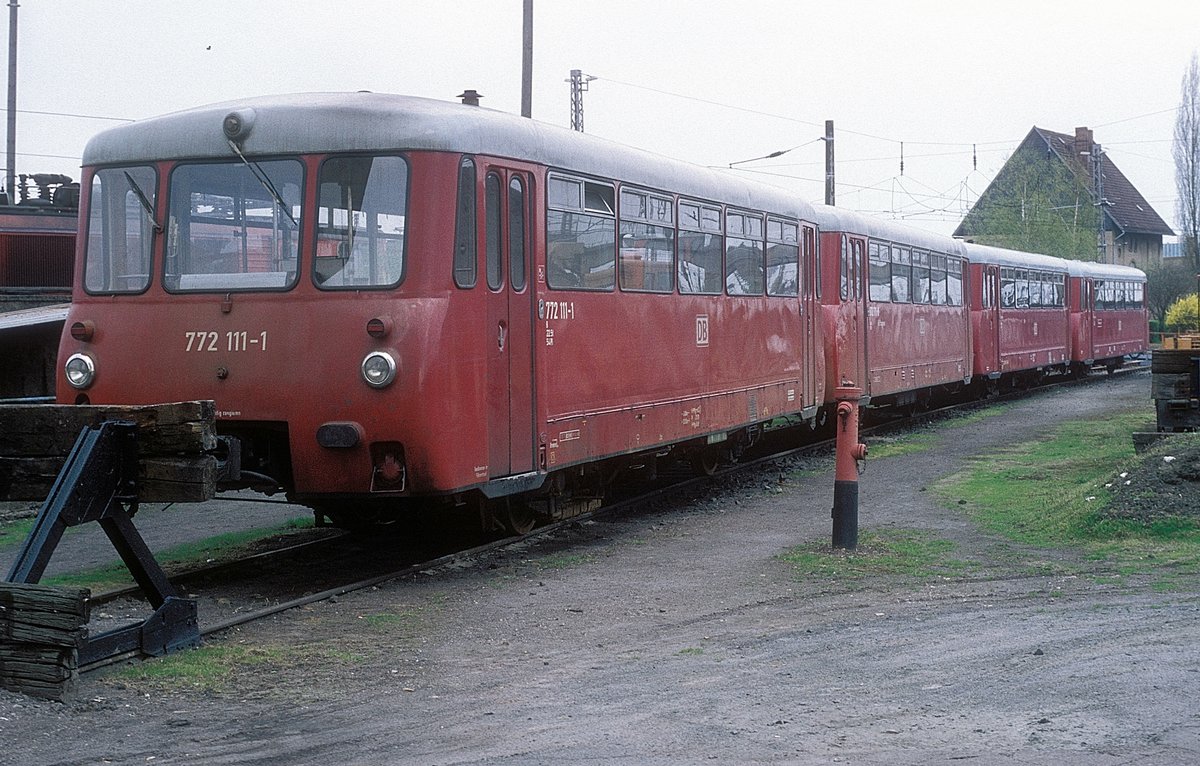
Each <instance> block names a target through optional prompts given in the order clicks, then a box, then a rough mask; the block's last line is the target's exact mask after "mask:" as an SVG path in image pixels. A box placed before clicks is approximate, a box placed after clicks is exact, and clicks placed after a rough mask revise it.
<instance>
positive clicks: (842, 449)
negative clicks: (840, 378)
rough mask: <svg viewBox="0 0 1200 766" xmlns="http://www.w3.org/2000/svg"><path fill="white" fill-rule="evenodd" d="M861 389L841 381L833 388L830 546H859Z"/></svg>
mask: <svg viewBox="0 0 1200 766" xmlns="http://www.w3.org/2000/svg"><path fill="white" fill-rule="evenodd" d="M862 394H863V392H862V389H861V388H859V387H858V386H855V385H854V384H853V383H843V385H841V386H838V387H837V388H836V389H835V390H834V398H835V399H836V400H837V403H838V405H837V464H836V467H835V469H834V476H833V547H834V548H845V549H847V550H854V549H855V548H857V547H858V461H859V460H862V459H864V458H866V456H867V445H865V444H862V443H861V442H859V441H858V405H859V402H860V401H862Z"/></svg>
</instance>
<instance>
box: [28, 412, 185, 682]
mask: <svg viewBox="0 0 1200 766" xmlns="http://www.w3.org/2000/svg"><path fill="white" fill-rule="evenodd" d="M137 473H138V438H137V424H136V423H131V422H127V421H106V422H103V423H101V424H100V425H99V426H95V427H87V428H84V429H83V430H82V431H81V432H80V434H79V438H78V439H76V440H75V445H74V446H73V447H72V448H71V452H70V454H69V455H68V456H67V461H66V463H65V464H64V465H63V468H62V470H61V471H60V472H59V474H58V477H57V478H56V479H55V480H54V485H53V486H52V487H51V489H50V494H49V496H47V498H46V500H45V502H44V503H42V507H41V510H40V511H39V512H38V516H37V520H36V521H35V522H34V526H33V530H32V531H31V532H30V534H29V537H28V538H27V539H26V540H25V544H24V545H23V546H22V548H21V551H20V554H19V555H18V556H17V559H16V561H15V562H14V563H13V565H12V568H11V569H10V571H9V573H8V577H7V580H8V582H14V583H36V582H38V580H39V579H40V578H41V576H42V574H43V572H45V570H46V565H47V564H48V563H49V561H50V556H51V555H52V554H53V553H54V550H55V548H56V547H57V546H58V543H59V541H60V540H61V539H62V536H63V533H64V532H65V531H66V530H67V528H68V527H74V526H78V525H80V524H86V523H88V522H90V521H95V522H99V524H100V526H101V527H102V528H103V529H104V532H105V534H107V535H108V539H109V540H110V541H111V542H112V544H113V547H114V548H116V550H117V553H118V554H120V556H121V560H122V561H124V562H125V566H126V567H128V568H129V572H130V574H132V575H133V578H134V580H136V581H137V584H138V585H139V586H140V587H141V589H142V593H143V594H145V596H146V598H147V599H148V600H149V602H150V605H151V606H153V607H154V613H153V614H151V615H150V616H149V617H147V618H146V619H145V620H144V621H143V622H141V623H138V624H134V625H129V626H127V627H124V628H117V629H116V630H112V631H108V632H106V633H102V634H100V635H97V636H94V637H91V638H89V639H88V641H87V644H85V645H84V647H82V648H81V649H80V652H79V662H80V663H81V664H86V663H89V662H94V661H96V660H100V659H104V658H106V657H111V656H113V655H116V654H121V653H124V652H130V651H139V652H141V653H142V654H144V655H149V656H161V655H163V654H168V653H170V652H174V651H178V650H180V649H185V648H187V647H190V646H196V645H198V644H199V643H200V628H199V620H198V618H197V614H196V602H195V601H193V600H191V599H186V598H182V597H180V595H179V593H178V591H176V590H175V586H173V585H171V583H170V581H168V580H167V575H166V573H165V572H163V570H162V567H161V566H159V563H158V561H156V560H155V558H154V554H153V553H151V551H150V549H149V548H148V547H147V546H146V542H145V541H144V540H143V539H142V536H141V535H140V534H139V533H138V531H137V529H136V528H135V527H134V525H133V515H134V514H135V513H137V504H138V499H137Z"/></svg>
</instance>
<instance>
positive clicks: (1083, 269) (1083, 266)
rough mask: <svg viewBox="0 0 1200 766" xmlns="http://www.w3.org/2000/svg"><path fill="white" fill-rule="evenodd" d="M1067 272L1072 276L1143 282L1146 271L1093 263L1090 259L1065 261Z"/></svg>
mask: <svg viewBox="0 0 1200 766" xmlns="http://www.w3.org/2000/svg"><path fill="white" fill-rule="evenodd" d="M1067 272H1068V273H1069V274H1070V275H1071V276H1073V277H1091V278H1093V279H1124V280H1128V281H1132V282H1145V281H1146V272H1144V271H1142V270H1141V269H1135V268H1133V267H1132V266H1121V265H1120V264H1116V263H1095V262H1092V261H1067Z"/></svg>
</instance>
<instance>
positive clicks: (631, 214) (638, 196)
mask: <svg viewBox="0 0 1200 766" xmlns="http://www.w3.org/2000/svg"><path fill="white" fill-rule="evenodd" d="M674 209H675V206H674V204H673V202H672V200H671V199H670V198H669V197H663V196H661V195H656V194H651V193H650V192H643V191H638V190H633V189H622V190H621V210H620V215H621V247H620V252H619V255H620V263H621V266H620V278H621V289H622V290H631V291H634V292H654V293H669V292H673V291H674V290H675V226H674V223H675V216H674Z"/></svg>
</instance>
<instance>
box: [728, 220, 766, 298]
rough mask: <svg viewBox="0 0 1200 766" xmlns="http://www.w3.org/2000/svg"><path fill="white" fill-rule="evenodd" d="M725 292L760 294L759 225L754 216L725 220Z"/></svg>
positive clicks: (761, 276) (761, 245) (760, 229)
mask: <svg viewBox="0 0 1200 766" xmlns="http://www.w3.org/2000/svg"><path fill="white" fill-rule="evenodd" d="M725 227H726V234H727V235H728V236H727V237H726V239H725V290H726V292H728V293H729V294H730V295H762V294H763V222H762V218H760V217H758V216H753V215H748V214H746V213H728V214H726V217H725Z"/></svg>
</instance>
